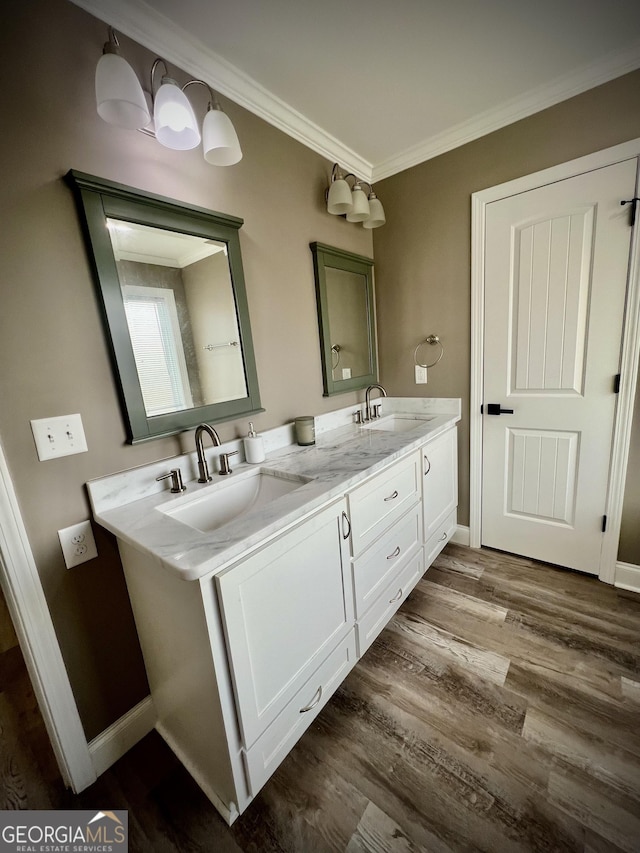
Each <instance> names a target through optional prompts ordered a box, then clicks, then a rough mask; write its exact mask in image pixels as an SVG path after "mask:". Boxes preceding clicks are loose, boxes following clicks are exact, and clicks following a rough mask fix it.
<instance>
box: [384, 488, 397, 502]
mask: <svg viewBox="0 0 640 853" xmlns="http://www.w3.org/2000/svg"><path fill="white" fill-rule="evenodd" d="M397 497H398V490H397V489H396V491H395V492H394V493H393V494H392V495H389V497H388V498H385V501H395V499H396V498H397Z"/></svg>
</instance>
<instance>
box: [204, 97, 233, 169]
mask: <svg viewBox="0 0 640 853" xmlns="http://www.w3.org/2000/svg"><path fill="white" fill-rule="evenodd" d="M202 148H203V150H204V159H205V160H206V161H207V163H211V165H212V166H233V164H234V163H238V162H239V161H240V160H242V150H241V149H240V143H239V142H238V134H237V133H236V129H235V127H234V126H233V124H232V123H231V119H230V118H229V116H228V115H227V114H226V113H223V112H222V110H219V109H212V110H209V111H208V112H207V114H206V115H205V117H204V122H203V124H202Z"/></svg>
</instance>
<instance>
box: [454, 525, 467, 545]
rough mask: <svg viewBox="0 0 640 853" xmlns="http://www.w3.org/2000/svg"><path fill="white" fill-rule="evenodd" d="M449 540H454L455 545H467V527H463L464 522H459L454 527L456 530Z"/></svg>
mask: <svg viewBox="0 0 640 853" xmlns="http://www.w3.org/2000/svg"><path fill="white" fill-rule="evenodd" d="M449 541H450V542H454V543H455V544H456V545H466V546H467V548H468V547H469V542H470V539H469V528H468V527H465V526H464V524H459V525H458V526H457V527H456V532H455V533H454V534H453V536H452V537H451V539H450V540H449Z"/></svg>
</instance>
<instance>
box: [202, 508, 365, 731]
mask: <svg viewBox="0 0 640 853" xmlns="http://www.w3.org/2000/svg"><path fill="white" fill-rule="evenodd" d="M344 507H345V503H344V501H343V500H340V501H337V502H336V503H334V504H332V505H331V506H329V507H327V508H326V509H324V510H321V511H320V512H319V513H317V514H316V515H314V516H312V517H311V518H309V519H307V520H306V521H303V522H302V523H301V524H300V525H299V526H298V527H296V528H294V529H293V530H290V531H288V532H287V533H285V534H284V535H283V536H281V537H280V538H279V539H276V540H275V541H274V542H272V543H270V544H269V545H267V546H266V547H265V548H263V549H262V550H260V551H256V552H255V553H254V554H252V555H251V556H250V557H247V558H246V559H244V560H242V561H241V562H240V563H237V564H236V565H234V566H231V567H230V568H229V569H226V570H225V571H224V572H221V573H220V574H219V575H217V576H216V578H215V582H216V586H217V589H218V599H219V601H220V605H221V610H222V616H223V622H224V630H225V634H226V637H227V655H228V659H229V664H230V669H231V677H232V680H233V687H234V692H235V696H236V706H237V710H238V720H239V723H240V728H241V731H242V739H243V743H244V746H245V747H250V746H251V745H252V744H253V743H255V741H256V740H257V739H258V737H259V736H260V735H261V734H262V733H263V732H264V731H265V730H266V729H267V727H268V726H269V725H270V724H271V723H272V722H273V721H274V720H275V718H276V717H277V716H278V714H279V713H280V712H281V711H282V710H283V708H285V706H286V705H287V704H288V703H289V702H290V701H291V699H292V697H293V696H295V694H296V693H297V692H298V690H299V689H300V687H301V686H302V685H303V684H305V683H306V681H307V679H308V678H309V675H310V674H311V673H312V672H314V671H315V670H316V669H317V667H318V665H319V664H320V662H321V661H323V660H324V658H325V657H326V655H327V654H328V653H329V651H330V650H331V649H333V648H335V647H336V645H337V644H338V643H339V642H340V641H341V640H342V639H344V637H345V636H346V635H347V634H348V633H349V631H350V630H351V628H352V626H353V621H354V616H353V591H352V582H351V566H350V562H349V549H348V544H347V542H346V540H345V539H344V538H343V534H342V530H341V526H340V521H341V515H342V511H343V510H344Z"/></svg>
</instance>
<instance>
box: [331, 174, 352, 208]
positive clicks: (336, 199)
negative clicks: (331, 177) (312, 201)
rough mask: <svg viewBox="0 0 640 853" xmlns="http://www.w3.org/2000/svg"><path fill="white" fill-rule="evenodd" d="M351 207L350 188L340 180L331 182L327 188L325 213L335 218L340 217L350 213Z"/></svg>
mask: <svg viewBox="0 0 640 853" xmlns="http://www.w3.org/2000/svg"><path fill="white" fill-rule="evenodd" d="M352 207H353V202H352V201H351V187H350V186H349V184H348V183H347V182H346V181H345V180H344V178H340V179H339V180H337V181H332V182H331V185H330V186H329V196H328V198H327V213H333V214H334V215H335V216H342V215H343V214H345V213H350V212H351V208H352Z"/></svg>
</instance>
